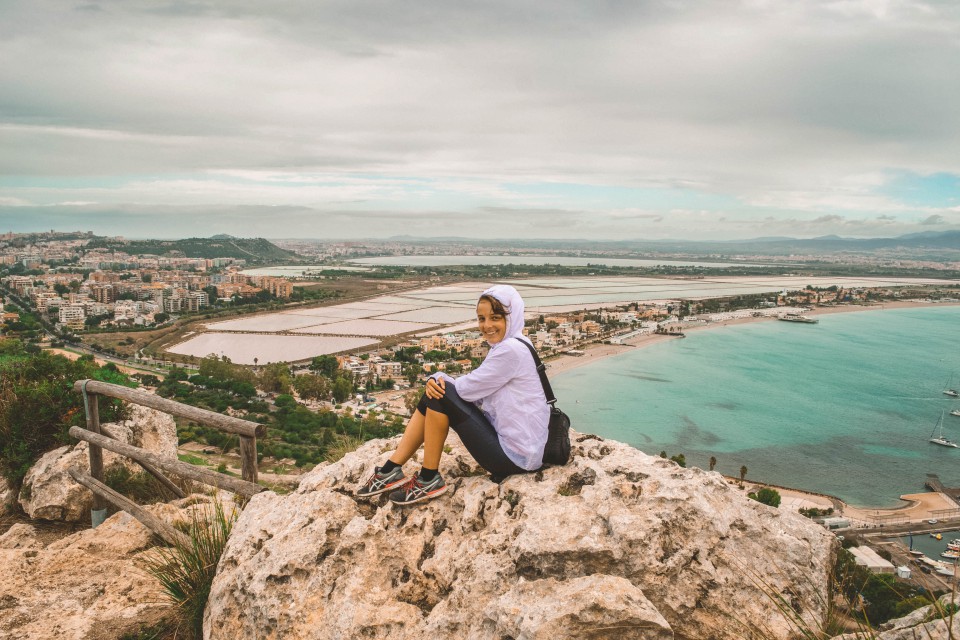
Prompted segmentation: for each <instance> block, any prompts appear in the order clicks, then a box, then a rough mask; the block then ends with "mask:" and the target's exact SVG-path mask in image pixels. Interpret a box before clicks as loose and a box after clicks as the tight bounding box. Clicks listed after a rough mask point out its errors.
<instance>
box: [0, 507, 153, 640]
mask: <svg viewBox="0 0 960 640" xmlns="http://www.w3.org/2000/svg"><path fill="white" fill-rule="evenodd" d="M148 508H149V509H151V510H152V511H154V512H155V513H162V512H164V511H168V510H169V509H172V507H168V506H167V505H154V506H151V507H148ZM151 544H152V536H151V534H150V532H149V531H147V529H145V528H144V527H143V526H142V525H141V524H140V523H139V522H137V521H136V520H134V519H133V517H132V516H129V515H127V514H126V513H123V512H120V513H117V514H115V515H113V516H111V517H109V518H107V520H106V521H105V522H104V523H103V524H102V525H100V526H99V527H98V528H96V529H87V530H85V531H82V532H80V533H75V534H73V535H70V536H67V537H66V538H63V539H61V540H58V541H57V542H54V543H52V544H50V545H49V546H48V547H46V548H41V549H37V548H13V549H10V548H0V637H4V638H18V639H19V640H49V639H50V638H58V639H62V640H83V639H86V638H92V637H96V638H105V639H106V638H118V637H120V635H121V633H122V632H123V631H124V630H126V631H132V630H134V629H135V628H136V627H137V626H138V624H139V623H138V619H142V618H144V617H148V616H150V615H153V614H156V613H157V612H160V611H164V612H166V611H169V605H167V604H165V603H163V600H162V597H161V595H160V593H159V590H158V588H157V583H156V581H155V580H154V579H153V578H151V577H150V576H148V575H147V574H146V573H145V572H144V571H143V570H142V569H140V568H138V567H137V566H136V559H137V558H138V557H140V556H141V555H142V554H143V553H144V552H145V551H146V550H147V549H148V547H149V546H150V545H151Z"/></svg>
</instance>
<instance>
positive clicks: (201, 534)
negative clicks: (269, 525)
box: [145, 502, 238, 638]
mask: <svg viewBox="0 0 960 640" xmlns="http://www.w3.org/2000/svg"><path fill="white" fill-rule="evenodd" d="M237 517H238V513H237V511H236V510H235V509H234V510H231V511H230V513H227V512H226V511H224V508H223V505H221V504H220V503H219V502H214V503H213V512H212V513H210V512H209V510H208V511H207V512H206V513H204V514H202V515H199V516H198V515H197V513H196V512H194V513H193V514H192V518H191V522H190V525H189V536H190V542H189V543H188V544H186V545H183V546H181V545H175V546H173V547H169V548H166V547H160V548H157V549H156V550H155V553H154V554H153V555H151V556H148V557H147V559H146V560H145V568H146V570H147V573H149V574H150V575H152V576H153V577H154V578H156V579H157V581H158V582H159V583H160V586H161V588H162V589H163V593H164V595H165V596H166V597H167V598H168V599H169V600H170V601H171V602H172V603H173V604H175V605H176V606H177V609H178V611H179V616H180V619H181V621H182V622H183V625H184V626H185V627H186V628H187V629H188V630H189V632H191V633H192V634H194V636H195V637H196V638H199V637H201V635H202V631H203V610H204V608H205V607H206V606H207V598H208V596H209V595H210V586H211V585H212V584H213V578H214V575H216V571H217V563H218V562H220V556H221V555H222V554H223V549H224V547H225V546H226V544H227V539H228V538H229V537H230V531H231V530H232V528H233V523H234V522H236V519H237Z"/></svg>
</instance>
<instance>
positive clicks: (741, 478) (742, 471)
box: [740, 465, 747, 487]
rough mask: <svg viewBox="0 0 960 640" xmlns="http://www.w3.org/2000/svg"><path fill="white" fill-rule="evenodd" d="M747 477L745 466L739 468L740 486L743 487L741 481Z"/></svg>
mask: <svg viewBox="0 0 960 640" xmlns="http://www.w3.org/2000/svg"><path fill="white" fill-rule="evenodd" d="M746 477H747V465H743V466H742V467H740V486H741V487H742V486H743V479H744V478H746Z"/></svg>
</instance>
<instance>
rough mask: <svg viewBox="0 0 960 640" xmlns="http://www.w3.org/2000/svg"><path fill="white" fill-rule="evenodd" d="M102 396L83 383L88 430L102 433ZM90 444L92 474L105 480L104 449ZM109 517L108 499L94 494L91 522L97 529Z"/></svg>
mask: <svg viewBox="0 0 960 640" xmlns="http://www.w3.org/2000/svg"><path fill="white" fill-rule="evenodd" d="M99 397H100V396H98V395H97V394H95V393H90V392H88V391H87V385H83V407H84V409H85V410H86V414H87V430H88V431H92V432H93V433H96V434H99V433H100V406H99V403H98V402H97V400H98V399H99ZM87 444H89V445H90V476H91V477H92V478H94V479H95V480H97V481H99V482H103V449H101V448H100V447H99V446H98V445H95V444H93V443H92V442H90V443H87ZM106 519H107V501H106V500H104V499H103V497H102V496H100V495H98V494H96V493H94V494H93V508H92V510H91V511H90V524H91V526H92V527H93V528H94V529H95V528H97V526H99V525H100V524H102V523H103V521H104V520H106Z"/></svg>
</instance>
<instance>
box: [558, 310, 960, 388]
mask: <svg viewBox="0 0 960 640" xmlns="http://www.w3.org/2000/svg"><path fill="white" fill-rule="evenodd" d="M958 305H960V302H938V303H933V302H926V301H923V300H898V301H895V302H885V303H883V304H871V305H859V304H856V305H855V304H847V305H837V306H824V307H814V308H812V309H811V310H810V311H807V312H804V315H808V316H814V317H815V316H825V315H832V314H835V313H856V312H859V311H885V310H891V309H912V308H921V307H930V306H938V307H940V306H944V307H955V306H958ZM770 321H777V317H776V316H775V315H770V316H763V317H753V316H750V317H746V318H730V319H728V320H722V321H719V322H706V323H701V324H696V325H689V326H683V327H682V329H683V332H684V333H690V332H693V331H709V330H711V329H718V328H721V327H730V326H735V325H742V324H752V323H754V322H770ZM676 339H677V338H676V337H675V336H670V335H663V334H654V333H647V334H644V335H641V336H636V337H634V338H630V339H629V340H627V341H625V342H624V343H623V344H602V343H591V344H587V345H584V346H583V347H580V350H581V351H583V352H584V353H583V355H582V356H575V355H570V354H565V353H561V354H559V355H557V356H551V357H550V358H549V359H548V360H546V364H547V369H548V371H549V373H551V374H558V373H564V372H565V371H570V370H572V369H577V368H579V367H582V366H584V365H587V364H592V363H594V362H598V361H600V360H603V359H606V358H610V357H612V356H616V355H619V354H621V353H626V352H628V351H632V350H634V349H637V348H640V349H643V348H645V347H649V346H652V345H654V344H658V343H660V342H664V341H667V340H676Z"/></svg>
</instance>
